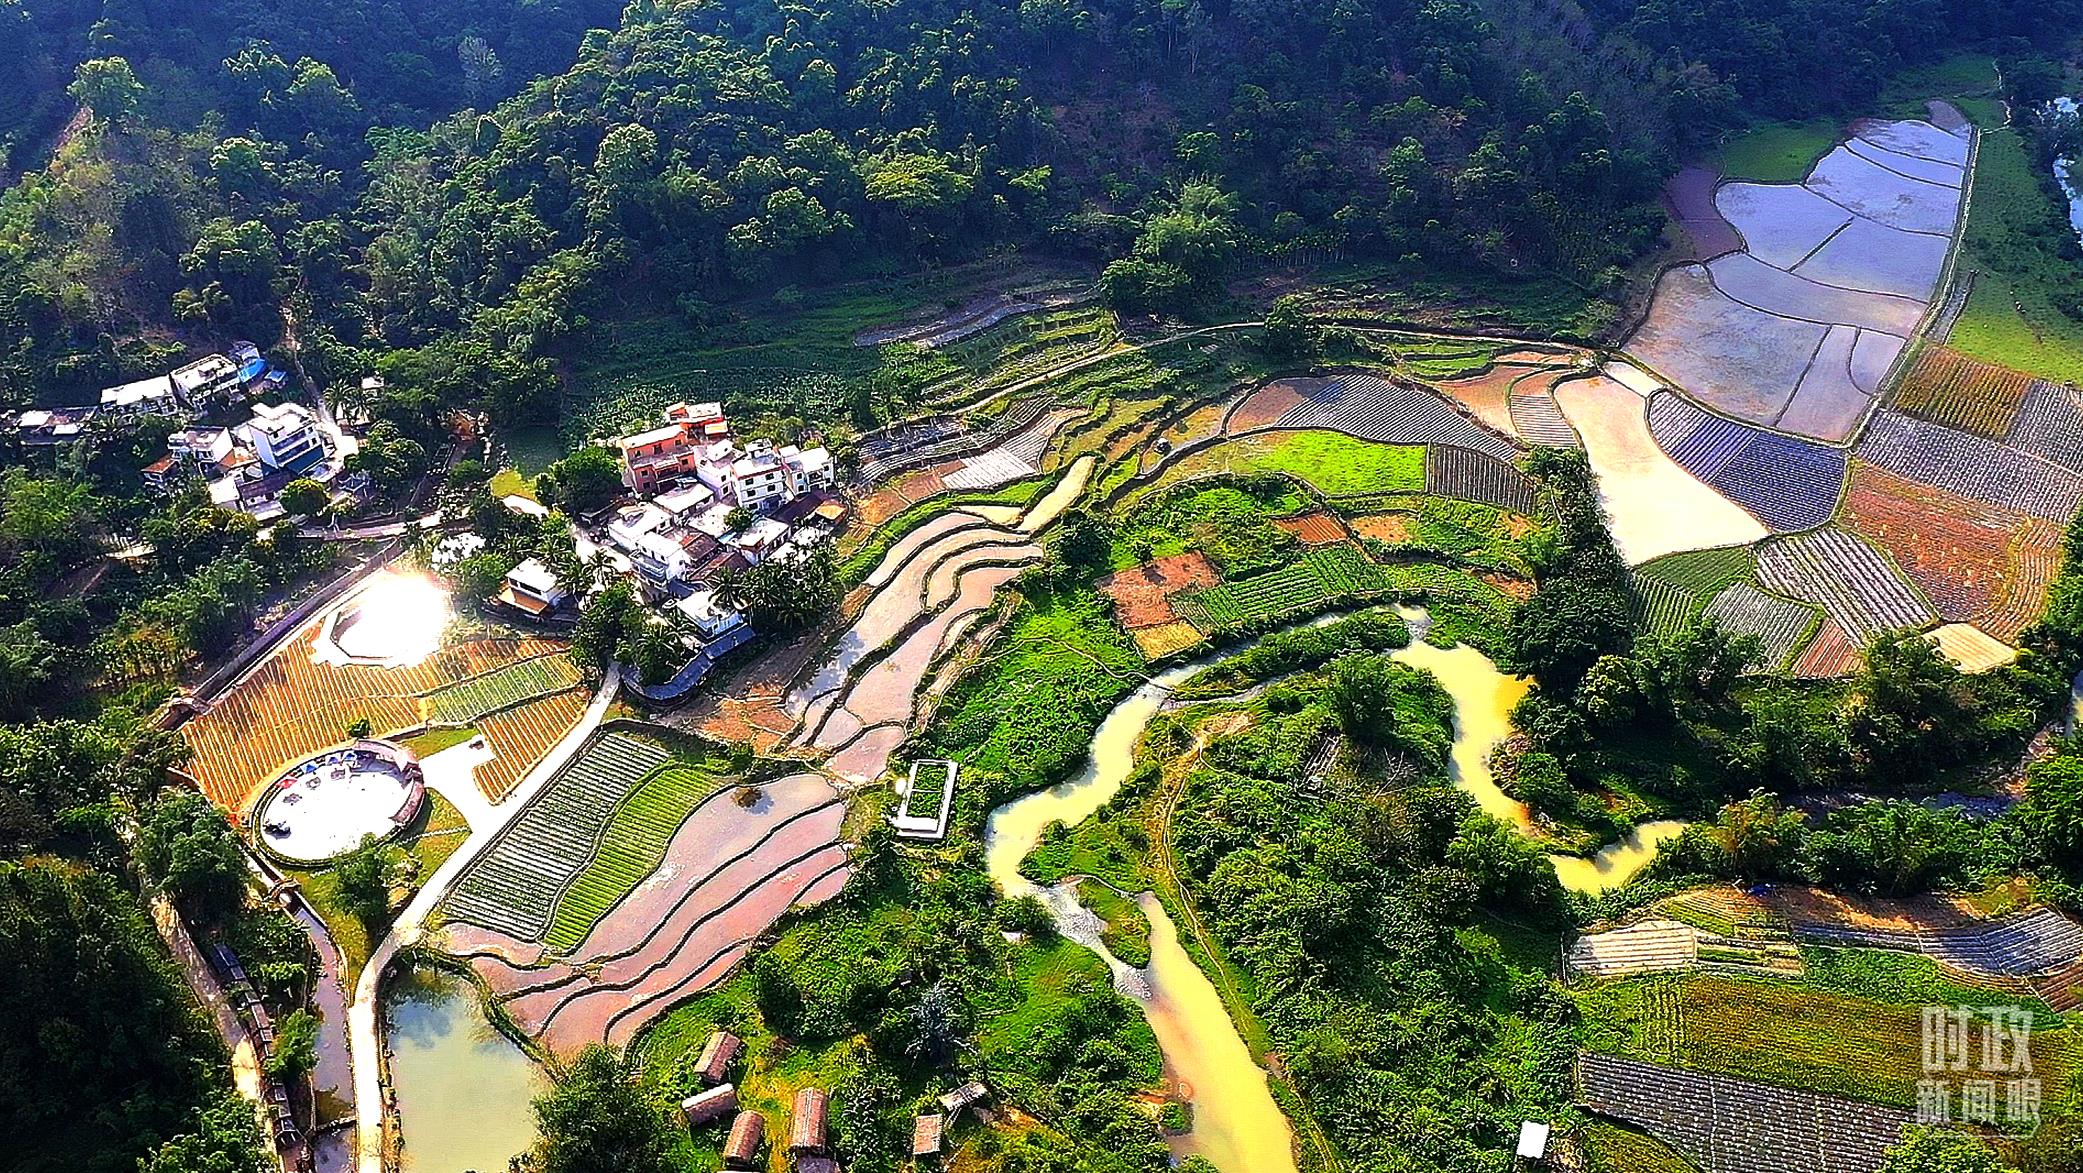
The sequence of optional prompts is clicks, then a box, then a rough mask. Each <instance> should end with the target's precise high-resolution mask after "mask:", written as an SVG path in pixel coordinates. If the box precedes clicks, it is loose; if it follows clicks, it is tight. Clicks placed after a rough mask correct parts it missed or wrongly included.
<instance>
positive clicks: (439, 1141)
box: [384, 970, 549, 1173]
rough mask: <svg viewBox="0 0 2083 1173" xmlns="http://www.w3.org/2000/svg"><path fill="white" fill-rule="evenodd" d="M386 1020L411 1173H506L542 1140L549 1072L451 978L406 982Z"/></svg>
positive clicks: (394, 994)
mask: <svg viewBox="0 0 2083 1173" xmlns="http://www.w3.org/2000/svg"><path fill="white" fill-rule="evenodd" d="M384 1011H385V1019H386V1021H385V1029H384V1038H385V1041H386V1042H387V1043H388V1045H389V1048H390V1055H391V1059H390V1075H391V1078H390V1083H391V1088H392V1089H393V1093H394V1094H395V1096H396V1097H397V1105H398V1127H399V1129H400V1131H401V1134H402V1136H403V1139H404V1159H403V1163H402V1168H403V1170H404V1171H405V1173H501V1171H503V1170H504V1169H505V1168H506V1167H507V1160H508V1159H509V1158H511V1157H512V1156H514V1155H515V1154H517V1153H519V1152H521V1151H522V1150H523V1149H526V1148H527V1147H528V1146H529V1145H530V1144H532V1143H534V1141H535V1113H534V1110H533V1108H532V1101H533V1100H534V1098H535V1097H536V1096H537V1095H538V1094H540V1093H541V1092H542V1091H543V1090H544V1089H545V1088H547V1087H548V1086H549V1084H548V1080H547V1079H546V1078H545V1077H544V1075H543V1072H542V1069H541V1068H539V1067H537V1066H536V1065H535V1062H534V1060H532V1059H530V1058H528V1056H527V1055H526V1054H524V1053H523V1052H522V1051H521V1049H520V1048H519V1047H518V1046H515V1045H514V1042H513V1040H511V1039H509V1038H507V1037H506V1036H505V1035H502V1034H500V1033H499V1032H498V1031H497V1030H495V1029H493V1027H492V1024H491V1023H490V1022H489V1021H488V1020H487V1019H486V1018H485V1014H484V1010H483V1008H482V1007H481V1006H480V1005H479V1003H478V999H477V993H476V991H475V990H474V989H472V988H471V986H470V985H469V984H468V983H466V982H464V981H462V980H461V979H459V978H456V977H453V976H451V975H448V974H445V973H441V972H439V971H435V970H411V971H408V972H406V973H404V974H401V975H399V976H398V977H396V978H394V979H392V981H391V982H390V983H388V984H387V986H386V989H385V1001H384Z"/></svg>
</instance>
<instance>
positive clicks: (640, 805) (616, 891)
mask: <svg viewBox="0 0 2083 1173" xmlns="http://www.w3.org/2000/svg"><path fill="white" fill-rule="evenodd" d="M724 766H725V763H723V762H720V761H699V762H697V761H691V760H689V759H687V758H684V757H683V758H679V759H677V760H675V761H674V762H673V763H672V764H671V765H668V766H666V767H664V768H663V769H660V770H659V771H657V772H656V773H654V774H652V775H651V776H650V777H649V778H647V779H645V780H644V781H643V783H642V784H641V785H639V786H638V787H637V788H636V789H635V790H633V791H631V792H630V794H629V797H628V798H625V799H623V800H622V805H621V806H619V807H616V808H615V814H614V817H613V818H611V819H609V820H608V825H607V829H606V831H605V832H604V833H603V834H602V835H601V838H600V849H599V850H598V851H596V852H595V853H594V855H593V858H592V859H589V860H587V861H586V866H585V869H584V870H582V871H581V872H579V874H578V875H577V876H576V877H575V878H574V879H573V880H572V882H571V886H570V887H568V888H566V889H565V890H564V894H563V895H562V896H561V897H559V898H558V900H557V911H556V912H555V913H554V914H553V915H552V916H551V917H550V927H549V931H548V932H547V933H545V934H544V936H543V943H544V945H546V946H547V947H548V948H550V949H552V950H556V951H559V952H562V951H564V950H568V949H571V948H574V947H575V946H577V945H578V944H579V943H580V942H581V941H584V940H585V939H586V934H587V933H589V932H591V931H592V929H593V926H594V925H595V924H596V923H598V922H599V920H600V918H601V917H602V916H604V915H606V914H607V911H608V910H609V909H610V908H613V907H614V906H615V904H616V903H617V902H619V901H620V900H621V899H622V898H623V897H624V896H627V895H629V893H630V892H631V891H632V890H633V889H635V888H636V886H637V885H638V884H641V883H643V882H644V878H645V877H646V876H649V875H650V874H651V873H652V871H653V870H655V869H656V868H657V867H658V864H659V861H660V860H662V859H663V858H665V848H666V844H667V843H670V842H671V841H672V838H673V833H674V832H675V831H678V830H679V829H680V824H681V823H684V822H686V821H687V816H688V814H689V813H691V812H692V811H693V810H694V808H695V806H696V805H697V804H699V803H700V802H701V801H702V799H704V798H707V797H708V796H709V795H711V794H714V793H715V792H716V790H717V789H718V788H719V787H721V786H722V785H723V784H724V783H725V781H726V779H725V778H724V776H723V775H722V773H721V769H722V768H723V767H724Z"/></svg>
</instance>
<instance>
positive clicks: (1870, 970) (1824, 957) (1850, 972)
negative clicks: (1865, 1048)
mask: <svg viewBox="0 0 2083 1173" xmlns="http://www.w3.org/2000/svg"><path fill="white" fill-rule="evenodd" d="M1801 964H1802V969H1803V971H1804V972H1803V974H1802V981H1803V982H1804V983H1805V984H1807V985H1810V986H1813V987H1815V988H1817V989H1821V990H1830V991H1833V992H1835V993H1840V994H1848V995H1851V996H1852V997H1856V998H1867V999H1870V1000H1872V1001H1876V1002H1891V1003H1894V1004H1895V1005H1898V1006H1976V1007H1990V1006H2003V1007H2018V1008H2023V1009H2027V1010H2031V1011H2032V1012H2033V1014H2034V1023H2033V1029H2034V1030H2035V1031H2037V1030H2040V1029H2047V1030H2052V1029H2054V1028H2056V1027H2058V1026H2060V1025H2061V1020H2060V1019H2059V1018H2057V1017H2055V1016H2053V1014H2052V1012H2051V1011H2049V1010H2048V1009H2047V1008H2046V1006H2045V1005H2043V1004H2041V1003H2040V1002H2039V1000H2038V999H2036V998H2029V997H2022V996H2020V994H2019V993H2018V991H2016V990H2005V989H1997V988H1995V987H1991V986H1975V985H1969V984H1967V983H1965V982H1963V981H1960V980H1959V979H1958V978H1955V977H1953V976H1951V975H1949V974H1947V973H1946V972H1945V971H1944V970H1942V969H1940V968H1939V965H1938V963H1937V962H1936V961H1933V960H1932V959H1931V958H1929V957H1925V956H1922V955H1920V954H1916V953H1898V952H1895V951H1893V950H1889V949H1828V948H1822V947H1819V946H1803V947H1802V949H1801Z"/></svg>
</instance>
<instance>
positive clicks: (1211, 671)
mask: <svg viewBox="0 0 2083 1173" xmlns="http://www.w3.org/2000/svg"><path fill="white" fill-rule="evenodd" d="M1409 643H1410V625H1409V624H1407V623H1405V622H1404V621H1403V617H1402V616H1401V615H1398V614H1397V613H1396V612H1394V611H1392V610H1389V609H1387V608H1377V609H1374V610H1370V611H1362V612H1360V613H1359V614H1357V615H1349V616H1347V617H1345V618H1343V619H1340V620H1337V621H1336V622H1333V623H1326V624H1322V625H1320V626H1309V627H1297V628H1294V629H1292V630H1288V631H1276V632H1272V633H1269V634H1268V635H1266V636H1264V637H1262V638H1260V639H1259V640H1258V641H1257V642H1255V643H1253V644H1252V645H1251V646H1250V647H1248V648H1245V649H1244V650H1243V651H1241V652H1238V653H1237V654H1236V655H1233V656H1227V657H1225V658H1223V659H1222V660H1220V661H1219V662H1217V663H1214V664H1211V665H1209V666H1208V667H1206V668H1203V669H1201V670H1200V671H1199V672H1196V673H1194V674H1193V675H1192V676H1191V677H1189V678H1187V680H1186V681H1185V683H1183V684H1181V685H1180V686H1179V687H1178V688H1175V689H1173V690H1172V695H1173V696H1174V697H1176V698H1178V699H1180V700H1203V699H1206V698H1209V697H1219V696H1225V695H1228V694H1230V693H1234V692H1240V691H1242V690H1244V689H1246V688H1249V687H1251V686H1252V685H1255V684H1260V683H1263V682H1265V681H1268V680H1272V679H1274V678H1275V677H1278V676H1284V675H1286V674H1288V673H1291V672H1300V671H1305V670H1307V669H1310V668H1316V667H1320V666H1321V665H1323V664H1325V663H1328V662H1329V661H1330V660H1331V659H1332V657H1334V656H1337V655H1339V654H1341V653H1344V652H1349V651H1368V652H1381V651H1391V650H1394V649H1396V648H1400V647H1405V646H1407V645H1408V644H1409Z"/></svg>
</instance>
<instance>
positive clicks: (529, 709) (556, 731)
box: [470, 688, 587, 802]
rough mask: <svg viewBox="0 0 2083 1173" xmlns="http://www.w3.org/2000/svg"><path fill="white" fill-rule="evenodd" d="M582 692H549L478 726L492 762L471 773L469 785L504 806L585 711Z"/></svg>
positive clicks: (487, 719) (487, 718)
mask: <svg viewBox="0 0 2083 1173" xmlns="http://www.w3.org/2000/svg"><path fill="white" fill-rule="evenodd" d="M586 702H587V696H586V690H585V689H582V688H572V689H566V690H565V691H563V692H553V693H551V694H550V695H548V696H542V697H537V698H535V699H534V700H532V701H527V702H524V703H522V704H518V705H515V706H514V707H513V708H510V709H503V710H501V711H499V712H497V713H493V714H492V715H491V716H489V717H486V718H485V719H484V720H482V721H480V722H478V724H477V729H478V732H479V733H482V734H484V738H485V744H486V745H487V746H489V747H491V750H492V760H491V761H489V762H486V763H484V764H482V765H480V766H478V767H477V768H476V769H475V770H473V771H471V778H470V780H471V781H472V782H475V783H476V784H477V788H478V790H480V791H481V792H483V794H484V796H485V797H486V798H488V799H491V800H492V801H493V802H504V801H505V800H506V796H507V795H509V794H511V793H513V789H514V787H516V786H518V785H520V784H521V779H522V778H524V777H526V776H527V774H528V771H530V770H532V769H534V768H535V763H537V762H539V761H541V760H542V758H543V755H545V754H547V753H549V752H550V748H551V747H552V746H554V745H556V744H557V743H558V742H559V741H562V740H563V739H564V735H565V734H567V733H569V732H571V727H572V726H574V725H576V724H578V721H579V716H580V715H581V714H583V713H584V712H585V711H586Z"/></svg>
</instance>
